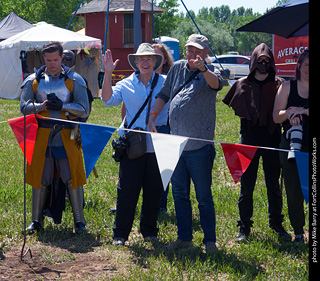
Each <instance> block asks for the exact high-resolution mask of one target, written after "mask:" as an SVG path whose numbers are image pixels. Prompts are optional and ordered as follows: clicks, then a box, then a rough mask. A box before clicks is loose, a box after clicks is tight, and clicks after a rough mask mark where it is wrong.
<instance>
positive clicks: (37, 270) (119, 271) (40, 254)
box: [0, 245, 128, 280]
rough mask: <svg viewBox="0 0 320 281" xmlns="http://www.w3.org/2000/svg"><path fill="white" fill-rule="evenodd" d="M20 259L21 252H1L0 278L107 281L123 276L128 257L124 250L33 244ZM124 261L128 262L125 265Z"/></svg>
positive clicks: (125, 271)
mask: <svg viewBox="0 0 320 281" xmlns="http://www.w3.org/2000/svg"><path fill="white" fill-rule="evenodd" d="M31 253H32V258H31V257H30V254H29V253H28V254H27V255H26V256H25V257H24V258H23V259H22V261H21V257H20V251H16V250H10V251H6V252H1V253H0V280H97V279H105V280H109V279H111V278H113V277H116V276H117V277H119V276H126V274H127V273H128V272H127V268H128V267H127V266H128V260H126V262H122V261H124V259H126V257H125V255H124V253H123V252H121V258H120V260H121V261H120V262H119V258H117V256H118V257H120V254H119V252H118V251H117V250H114V251H112V252H110V251H109V250H108V249H106V248H105V249H104V250H102V249H98V250H97V251H93V252H87V253H72V252H70V251H68V250H65V249H60V248H55V247H51V246H48V245H42V246H32V251H31ZM127 258H128V257H127ZM125 263H126V264H127V265H126V266H125Z"/></svg>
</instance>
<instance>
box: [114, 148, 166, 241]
mask: <svg viewBox="0 0 320 281" xmlns="http://www.w3.org/2000/svg"><path fill="white" fill-rule="evenodd" d="M141 187H142V190H143V194H142V196H143V202H142V207H141V216H140V232H141V234H142V235H143V237H147V236H157V234H158V228H157V219H158V213H159V208H160V201H161V195H162V192H163V186H162V181H161V176H160V173H159V168H158V163H157V160H156V156H155V153H146V154H145V155H144V156H142V157H140V158H137V159H133V160H130V159H128V158H127V157H126V156H125V157H124V158H123V160H122V161H121V162H120V169H119V184H118V199H117V212H116V218H115V222H114V225H113V237H119V238H124V239H125V240H128V236H129V234H130V231H131V228H132V224H133V220H134V215H135V210H136V206H137V202H138V199H139V194H140V190H141Z"/></svg>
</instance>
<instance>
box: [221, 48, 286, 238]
mask: <svg viewBox="0 0 320 281" xmlns="http://www.w3.org/2000/svg"><path fill="white" fill-rule="evenodd" d="M249 70H250V73H249V75H248V76H247V77H244V78H241V79H239V80H237V82H236V83H235V84H233V86H232V87H231V89H230V90H229V92H228V93H227V94H226V96H225V97H224V99H223V100H222V101H223V102H224V103H225V104H227V105H228V106H230V107H232V108H233V110H234V112H235V114H236V115H238V116H239V117H240V122H241V128H240V134H241V143H242V144H246V145H253V146H261V147H272V148H279V144H280V127H279V125H277V124H275V123H274V121H273V118H272V113H273V104H274V99H275V96H276V93H277V90H278V88H279V87H280V85H281V83H282V81H281V80H280V79H279V78H278V77H276V68H275V63H274V57H273V54H272V51H271V50H270V48H269V47H268V46H267V45H266V44H265V43H261V44H260V45H259V46H257V47H256V48H255V49H254V51H253V52H252V57H251V60H250V65H249ZM260 156H261V157H262V160H263V171H264V176H265V183H266V187H267V196H268V203H269V206H268V215H269V226H270V227H271V228H272V229H273V230H274V231H275V232H276V233H277V234H278V235H279V237H280V238H282V239H284V240H291V236H290V235H289V234H288V233H287V232H286V231H285V230H284V228H283V226H282V222H283V215H282V214H281V212H282V194H281V190H280V187H279V177H280V161H279V151H277V150H269V149H258V150H257V151H256V154H255V156H254V158H253V159H252V161H251V163H250V165H249V167H248V168H247V170H246V171H245V173H244V174H243V175H242V177H241V190H240V197H239V200H238V207H239V214H240V218H239V219H238V223H237V226H240V232H239V234H238V236H237V237H236V241H238V242H246V241H247V239H248V236H249V234H250V230H251V227H252V225H253V221H252V220H251V218H252V215H253V191H254V187H255V183H256V179H257V173H258V167H259V159H260Z"/></svg>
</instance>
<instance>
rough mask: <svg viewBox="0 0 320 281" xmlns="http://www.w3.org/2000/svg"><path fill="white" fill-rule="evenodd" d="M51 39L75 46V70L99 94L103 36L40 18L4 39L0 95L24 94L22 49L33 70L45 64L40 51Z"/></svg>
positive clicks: (68, 47) (0, 45) (67, 46)
mask: <svg viewBox="0 0 320 281" xmlns="http://www.w3.org/2000/svg"><path fill="white" fill-rule="evenodd" d="M50 41H59V42H60V43H61V44H62V45H63V48H64V50H73V51H74V52H75V53H76V54H77V56H76V64H75V71H76V72H78V73H79V74H81V75H83V76H84V77H85V78H86V79H87V81H88V83H89V85H90V88H91V91H92V94H93V96H94V97H96V96H97V94H98V90H99V87H98V72H99V54H100V49H101V40H100V39H96V38H93V37H90V36H85V35H81V34H78V33H76V32H73V31H70V30H66V29H63V28H59V27H56V26H54V25H51V24H47V23H45V22H40V23H38V24H36V25H35V26H34V27H32V28H30V29H28V30H25V31H23V32H20V33H18V34H16V35H14V36H12V37H10V38H8V39H6V40H4V41H2V42H0V98H6V99H18V98H19V97H20V94H21V89H20V87H21V84H22V82H23V75H24V74H23V73H22V66H21V59H20V55H21V51H24V52H26V53H27V61H26V63H27V69H28V72H29V73H32V72H34V68H39V67H40V66H41V65H43V64H44V61H43V58H42V55H40V53H39V51H40V50H41V48H42V46H43V45H44V44H45V43H47V42H50Z"/></svg>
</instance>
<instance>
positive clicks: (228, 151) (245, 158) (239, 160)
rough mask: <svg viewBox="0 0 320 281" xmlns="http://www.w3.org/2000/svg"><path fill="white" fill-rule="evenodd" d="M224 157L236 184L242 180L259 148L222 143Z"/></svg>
mask: <svg viewBox="0 0 320 281" xmlns="http://www.w3.org/2000/svg"><path fill="white" fill-rule="evenodd" d="M221 146H222V150H223V154H224V157H225V159H226V162H227V165H228V168H229V171H230V173H231V176H232V178H233V180H234V182H235V183H237V182H238V180H239V179H240V178H241V176H242V174H243V173H244V172H245V171H246V169H247V168H248V166H249V165H250V163H251V160H252V158H253V157H254V155H255V153H256V151H257V149H258V147H254V146H249V145H242V144H231V143H221Z"/></svg>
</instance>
